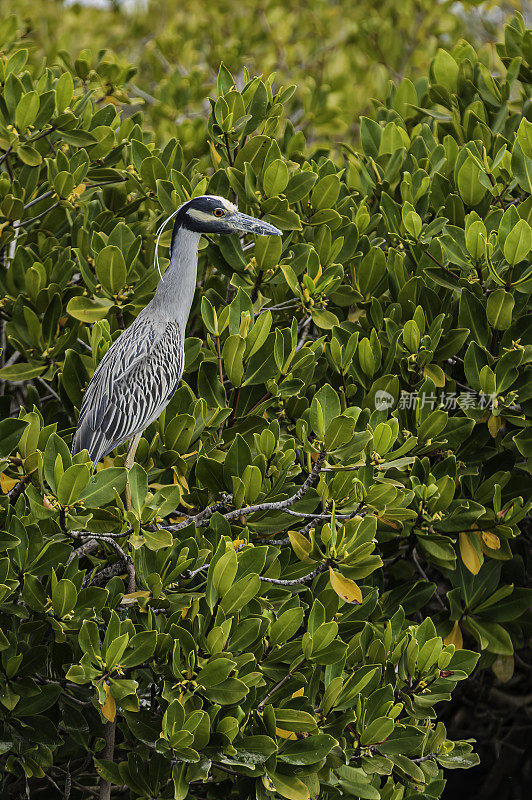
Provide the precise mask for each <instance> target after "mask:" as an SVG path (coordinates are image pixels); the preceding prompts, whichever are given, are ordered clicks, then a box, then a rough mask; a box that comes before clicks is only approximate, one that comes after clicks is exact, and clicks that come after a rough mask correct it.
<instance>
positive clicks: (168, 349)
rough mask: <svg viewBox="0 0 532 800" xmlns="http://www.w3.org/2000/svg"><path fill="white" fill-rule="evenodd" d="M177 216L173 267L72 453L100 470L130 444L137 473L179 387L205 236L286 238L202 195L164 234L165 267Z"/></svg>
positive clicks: (124, 336)
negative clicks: (140, 454) (148, 438)
mask: <svg viewBox="0 0 532 800" xmlns="http://www.w3.org/2000/svg"><path fill="white" fill-rule="evenodd" d="M172 218H175V221H174V226H173V230H172V239H171V245H170V263H169V265H168V268H167V270H166V272H165V273H164V275H163V276H162V277H161V280H160V282H159V284H158V286H157V289H156V291H155V294H154V297H153V299H152V300H151V301H150V302H149V303H148V304H147V306H146V307H145V308H144V309H142V311H141V312H140V313H139V315H138V316H137V318H136V319H135V321H134V322H133V323H132V324H131V325H130V326H129V327H128V328H126V330H125V331H123V333H121V334H120V336H119V337H118V338H117V339H116V340H115V341H114V342H113V344H112V345H111V347H110V348H109V350H108V351H107V352H106V354H105V355H104V357H103V358H102V360H101V361H100V363H99V364H98V366H97V368H96V370H95V371H94V374H93V376H92V378H91V380H90V381H89V384H88V386H87V389H86V391H85V394H84V396H83V400H82V403H81V409H80V414H79V420H78V425H77V429H76V431H75V433H74V437H73V441H72V455H75V454H76V453H79V452H80V451H81V450H88V453H89V457H90V459H91V461H92V464H93V472H95V471H96V465H97V464H98V462H99V461H101V460H102V459H103V458H104V457H105V456H106V455H108V454H109V453H110V452H111V451H112V450H114V449H115V448H116V447H118V446H119V445H121V444H123V443H124V442H126V441H129V449H128V452H127V456H126V460H125V465H124V466H126V467H127V468H128V469H131V467H132V466H133V463H134V459H135V451H136V449H137V445H138V443H139V440H140V437H141V435H142V432H143V431H144V430H145V429H146V428H147V427H148V425H150V423H152V422H154V421H155V420H156V419H157V417H159V415H160V414H161V413H162V411H163V410H164V408H165V407H166V406H167V404H168V403H169V401H170V399H171V397H172V395H173V394H174V392H175V391H176V389H177V387H178V385H179V382H180V380H181V375H182V373H183V365H184V347H183V345H184V336H185V327H186V324H187V320H188V316H189V313H190V308H191V305H192V301H193V299H194V293H195V290H196V273H197V263H198V244H199V240H200V237H201V235H202V234H221V235H224V234H230V233H235V232H239V233H240V232H241V233H253V234H256V235H260V236H280V235H282V233H281V231H280V230H279V229H278V228H276V227H275V226H274V225H271V224H270V223H268V222H265V221H264V220H260V219H255V218H254V217H250V216H248V215H247V214H242V213H241V212H240V211H239V210H238V208H237V206H236V205H234V204H233V203H231V202H229V201H228V200H226V199H225V198H223V197H219V196H217V195H202V196H200V197H194V198H193V199H191V200H188V201H187V202H185V203H183V205H181V206H179V208H178V209H176V210H175V211H174V212H173V213H172V214H171V215H170V216H169V217H167V218H166V219H165V221H164V222H163V224H162V225H161V226H160V228H159V229H158V231H157V241H156V247H155V262H156V264H157V266H158V265H159V260H158V255H157V253H158V244H159V239H160V237H161V234H162V232H163V230H164V227H165V226H166V225H167V224H168V222H169V221H170V220H171V219H172Z"/></svg>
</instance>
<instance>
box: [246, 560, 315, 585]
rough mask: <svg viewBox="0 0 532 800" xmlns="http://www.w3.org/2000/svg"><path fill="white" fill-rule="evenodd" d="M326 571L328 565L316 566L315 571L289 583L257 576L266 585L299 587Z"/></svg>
mask: <svg viewBox="0 0 532 800" xmlns="http://www.w3.org/2000/svg"><path fill="white" fill-rule="evenodd" d="M327 569H329V565H328V564H318V566H317V567H316V569H313V570H312V572H309V574H308V575H303V577H302V578H294V579H293V580H291V581H285V580H282V579H281V578H265V577H264V576H263V575H259V578H260V579H261V581H265V582H266V583H274V584H275V585H276V586H299V584H301V583H310V582H311V581H313V580H314V578H315V577H316V576H317V575H320V574H321V573H322V572H325V570H327Z"/></svg>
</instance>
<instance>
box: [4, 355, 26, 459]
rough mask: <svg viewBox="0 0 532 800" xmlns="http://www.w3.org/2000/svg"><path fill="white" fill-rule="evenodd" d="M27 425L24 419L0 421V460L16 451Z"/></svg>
mask: <svg viewBox="0 0 532 800" xmlns="http://www.w3.org/2000/svg"><path fill="white" fill-rule="evenodd" d="M0 373H1V370H0ZM27 425H28V423H27V422H26V420H23V419H3V420H2V421H0V458H5V457H6V456H8V455H9V454H10V453H11V452H12V450H14V449H15V447H16V446H17V444H18V443H19V441H20V437H21V436H22V433H23V431H24V429H25V428H26V427H27Z"/></svg>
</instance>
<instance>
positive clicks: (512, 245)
mask: <svg viewBox="0 0 532 800" xmlns="http://www.w3.org/2000/svg"><path fill="white" fill-rule="evenodd" d="M531 249H532V228H531V227H530V225H529V224H528V222H527V221H526V219H520V220H519V222H518V223H517V224H516V225H515V226H514V227H513V228H512V230H511V231H510V233H509V234H508V236H507V237H506V240H505V242H504V257H505V259H506V260H507V262H508V263H509V264H510V265H511V266H514V265H515V264H518V263H519V262H520V261H522V260H523V259H524V258H525V256H526V255H527V254H528V253H529V252H530V250H531Z"/></svg>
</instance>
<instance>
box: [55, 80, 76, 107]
mask: <svg viewBox="0 0 532 800" xmlns="http://www.w3.org/2000/svg"><path fill="white" fill-rule="evenodd" d="M73 95H74V81H73V80H72V75H71V74H70V72H63V74H62V75H61V76H60V77H59V78H58V80H57V82H56V84H55V107H56V109H57V112H58V113H59V114H61V113H62V112H63V111H64V110H65V109H66V108H67V107H68V106H69V105H70V103H71V101H72V97H73Z"/></svg>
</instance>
